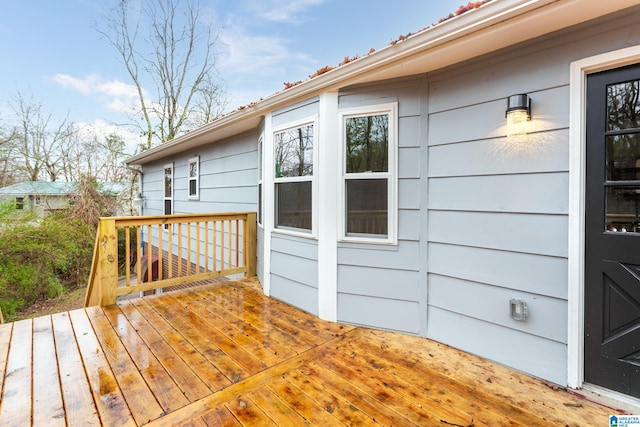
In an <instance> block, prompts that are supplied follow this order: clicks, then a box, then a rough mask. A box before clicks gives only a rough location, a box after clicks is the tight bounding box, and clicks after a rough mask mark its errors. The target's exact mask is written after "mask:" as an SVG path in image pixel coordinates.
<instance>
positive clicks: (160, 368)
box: [104, 305, 211, 412]
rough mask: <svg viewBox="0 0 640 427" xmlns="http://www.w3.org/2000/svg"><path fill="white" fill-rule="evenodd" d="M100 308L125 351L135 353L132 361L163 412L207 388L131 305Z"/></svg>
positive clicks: (208, 390) (201, 395)
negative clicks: (121, 307) (116, 333)
mask: <svg viewBox="0 0 640 427" xmlns="http://www.w3.org/2000/svg"><path fill="white" fill-rule="evenodd" d="M104 312H105V314H106V315H107V318H108V319H109V321H110V323H111V325H112V326H113V327H114V329H116V331H117V332H118V336H120V337H122V343H123V345H124V346H125V348H126V349H127V351H128V352H129V354H131V355H135V357H133V358H132V360H133V362H134V363H135V364H136V367H137V368H138V371H140V373H141V374H142V376H143V378H144V379H145V381H146V382H147V384H148V385H149V388H150V389H151V391H152V392H153V394H154V395H155V397H156V399H157V400H158V403H160V406H161V407H162V409H163V411H164V412H170V411H171V410H172V409H174V408H180V407H182V406H184V405H186V404H187V403H188V402H189V401H193V400H197V399H199V398H201V397H204V396H206V395H207V394H209V393H210V392H211V390H210V389H209V388H208V387H207V386H206V385H205V384H204V382H202V381H201V380H200V379H199V378H198V377H197V376H196V375H195V374H194V373H193V371H191V369H190V368H189V366H188V365H187V364H186V363H185V362H184V360H183V359H182V358H180V357H179V356H178V355H176V354H175V351H174V350H173V349H172V348H171V347H170V346H169V345H168V344H166V343H165V342H164V341H162V339H160V338H157V337H156V336H157V334H154V332H155V331H154V330H153V328H151V326H150V325H149V324H148V323H147V322H146V321H144V319H142V318H141V316H136V315H135V313H137V311H136V310H135V309H134V308H133V309H132V306H131V305H125V306H124V308H123V309H122V310H121V309H120V308H119V307H116V306H111V307H106V308H105V310H104ZM125 312H126V314H125ZM130 322H131V323H130ZM150 343H151V344H150Z"/></svg>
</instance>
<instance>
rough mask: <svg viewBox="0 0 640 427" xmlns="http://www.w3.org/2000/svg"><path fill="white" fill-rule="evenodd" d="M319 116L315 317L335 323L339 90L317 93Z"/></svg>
mask: <svg viewBox="0 0 640 427" xmlns="http://www.w3.org/2000/svg"><path fill="white" fill-rule="evenodd" d="M319 110H320V111H319V117H318V124H319V126H318V144H317V146H318V161H317V163H316V164H317V165H318V166H319V167H318V168H317V169H316V172H317V174H318V176H317V177H316V182H317V183H318V184H317V187H316V188H317V190H318V191H317V193H318V197H317V199H316V200H317V201H318V207H319V209H316V210H314V212H317V215H316V216H320V215H322V219H321V220H320V218H318V221H317V222H316V224H317V236H318V317H320V318H321V319H324V320H328V321H331V322H335V321H337V319H338V220H337V218H338V216H339V215H338V200H337V198H336V194H338V187H339V179H338V177H339V174H340V167H339V162H337V161H336V158H335V157H336V155H335V153H336V151H337V149H338V148H337V147H338V127H339V122H338V92H326V93H323V94H322V95H320V106H319Z"/></svg>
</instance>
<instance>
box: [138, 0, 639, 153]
mask: <svg viewBox="0 0 640 427" xmlns="http://www.w3.org/2000/svg"><path fill="white" fill-rule="evenodd" d="M637 3H638V2H637V0H608V1H601V2H600V1H598V2H597V1H593V0H492V1H490V2H487V3H483V2H477V4H471V5H472V6H473V7H470V8H468V9H465V11H464V12H466V13H460V14H458V15H455V16H453V17H447V19H444V20H442V21H441V22H440V23H438V24H436V25H434V26H431V27H427V28H425V29H423V30H421V31H419V32H417V33H416V34H410V35H407V36H401V37H400V39H399V40H398V41H396V42H393V43H392V44H390V45H389V46H387V47H385V48H383V49H381V50H378V51H374V52H372V53H371V54H369V55H366V56H363V57H361V58H357V59H354V60H349V61H346V62H344V63H343V65H341V66H339V67H337V68H331V67H325V69H324V70H323V72H322V73H321V74H318V73H316V74H317V75H314V76H313V78H311V79H309V80H307V81H304V82H299V83H294V84H288V85H286V87H287V88H286V89H285V90H283V91H281V92H278V93H276V94H274V95H272V96H270V97H268V98H266V99H262V100H260V101H259V102H256V103H253V104H250V105H249V106H247V107H244V108H241V109H238V110H236V111H234V112H232V113H229V114H227V115H226V116H223V117H220V118H218V119H216V120H214V121H213V122H211V123H208V124H206V125H204V126H202V127H200V128H198V129H195V130H193V131H190V132H187V133H185V134H183V135H181V136H179V137H177V138H175V139H173V140H171V141H168V142H165V143H164V144H161V145H158V146H156V147H153V148H151V149H149V150H146V151H143V152H142V153H140V154H138V155H135V156H133V157H130V158H129V159H127V161H126V163H127V164H130V165H143V164H145V163H149V162H152V161H156V160H160V159H163V158H166V157H168V156H171V155H174V154H177V153H180V152H183V151H185V150H188V149H195V148H197V147H199V146H201V145H204V144H210V143H215V142H216V141H220V140H223V139H225V138H228V137H230V136H233V135H237V134H239V133H241V132H245V131H249V130H252V129H255V128H256V127H258V126H259V125H260V123H261V121H262V118H263V117H264V116H265V114H267V113H270V112H272V111H274V110H277V109H279V108H282V107H284V106H286V105H290V104H292V103H295V102H298V101H302V100H305V99H308V98H310V97H313V96H317V95H319V94H321V93H324V92H328V91H337V90H339V89H340V88H344V87H347V86H352V85H355V84H363V83H371V82H375V81H380V80H386V79H392V78H397V77H404V76H410V75H417V74H424V73H428V72H431V71H435V70H438V69H442V68H444V67H447V66H450V65H454V64H457V63H460V62H463V61H466V60H469V59H472V58H476V57H479V56H481V55H484V54H487V53H490V52H494V51H496V50H498V49H502V48H506V47H509V46H513V45H516V44H518V43H521V42H524V41H527V40H530V39H532V38H536V37H540V36H543V35H546V34H549V33H552V32H554V31H557V30H560V29H564V28H567V27H570V26H572V25H576V24H580V23H583V22H586V21H589V20H592V19H596V18H599V17H601V16H605V15H608V14H611V13H614V12H617V11H620V10H623V9H626V8H628V7H632V6H636V5H637ZM476 6H477V7H476ZM319 71H320V70H319ZM521 90H523V91H525V92H526V90H527V88H522V89H521Z"/></svg>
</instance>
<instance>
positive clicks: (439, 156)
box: [428, 111, 569, 177]
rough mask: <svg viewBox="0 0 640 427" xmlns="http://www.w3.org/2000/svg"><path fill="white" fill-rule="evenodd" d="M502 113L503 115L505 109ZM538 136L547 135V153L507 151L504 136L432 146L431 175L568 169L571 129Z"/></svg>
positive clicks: (430, 158)
mask: <svg viewBox="0 0 640 427" xmlns="http://www.w3.org/2000/svg"><path fill="white" fill-rule="evenodd" d="M501 114H503V116H504V111H503V112H502V113H501ZM450 125H452V124H450ZM536 138H544V141H545V144H544V150H543V152H544V155H540V154H535V153H532V152H530V151H526V150H522V151H507V150H508V149H506V148H504V146H505V144H507V142H506V139H505V138H500V139H479V140H475V141H465V142H461V143H456V144H447V145H438V146H431V147H429V154H428V167H429V177H444V176H471V175H502V174H522V173H536V172H565V171H568V170H569V131H568V130H566V129H562V130H556V131H550V132H546V133H544V134H543V135H540V134H539V135H537V136H536Z"/></svg>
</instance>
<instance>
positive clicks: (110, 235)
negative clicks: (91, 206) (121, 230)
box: [97, 218, 118, 306]
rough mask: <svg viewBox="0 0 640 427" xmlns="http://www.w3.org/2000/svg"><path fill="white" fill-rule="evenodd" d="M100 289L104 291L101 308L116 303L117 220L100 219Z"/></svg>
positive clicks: (98, 278)
mask: <svg viewBox="0 0 640 427" xmlns="http://www.w3.org/2000/svg"><path fill="white" fill-rule="evenodd" d="M99 227H100V243H99V259H98V263H99V265H100V268H99V277H97V280H98V283H99V288H100V289H102V298H101V301H100V305H101V306H107V305H113V304H115V303H116V288H117V287H118V233H117V231H116V220H115V218H101V219H100V225H99Z"/></svg>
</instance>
